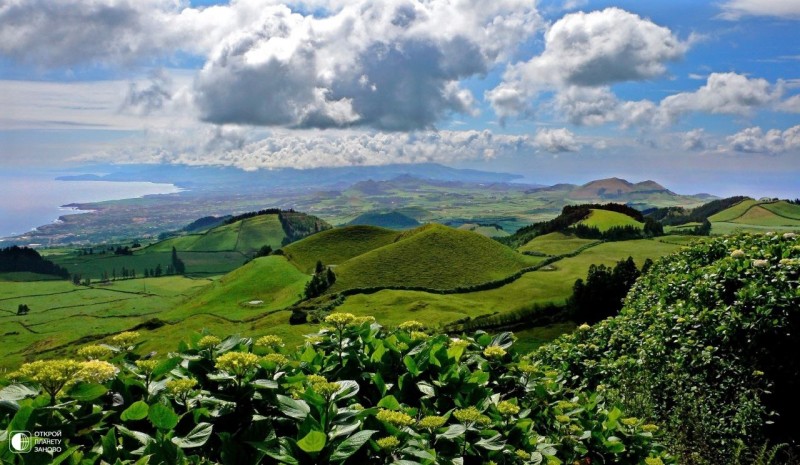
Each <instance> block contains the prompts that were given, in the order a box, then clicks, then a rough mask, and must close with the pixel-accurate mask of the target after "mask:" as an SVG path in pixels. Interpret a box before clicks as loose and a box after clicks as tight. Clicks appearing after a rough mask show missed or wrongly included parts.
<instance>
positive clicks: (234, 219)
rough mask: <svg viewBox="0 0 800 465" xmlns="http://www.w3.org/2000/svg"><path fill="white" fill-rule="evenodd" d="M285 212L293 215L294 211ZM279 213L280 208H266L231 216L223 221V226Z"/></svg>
mask: <svg viewBox="0 0 800 465" xmlns="http://www.w3.org/2000/svg"><path fill="white" fill-rule="evenodd" d="M286 211H287V212H291V213H294V210H292V209H291V208H290V209H289V210H286ZM281 212H283V210H281V209H280V208H267V209H264V210H259V211H257V212H247V213H242V214H241V215H235V216H231V217H230V218H228V219H227V220H225V224H233V223H235V222H237V221H241V220H246V219H248V218H253V217H256V216H261V215H280V214H281Z"/></svg>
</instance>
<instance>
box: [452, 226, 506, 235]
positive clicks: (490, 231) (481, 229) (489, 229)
mask: <svg viewBox="0 0 800 465" xmlns="http://www.w3.org/2000/svg"><path fill="white" fill-rule="evenodd" d="M458 229H460V230H462V231H472V232H474V233H478V234H481V235H484V236H486V237H505V236H509V235H510V234H509V233H507V232H506V231H504V230H502V229H497V228H495V227H494V226H481V225H480V224H477V223H466V224H462V225H461V226H459V227H458Z"/></svg>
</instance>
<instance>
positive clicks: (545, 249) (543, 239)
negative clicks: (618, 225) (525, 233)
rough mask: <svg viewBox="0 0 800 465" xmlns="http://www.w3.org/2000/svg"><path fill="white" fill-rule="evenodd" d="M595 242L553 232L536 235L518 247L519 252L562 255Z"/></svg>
mask: <svg viewBox="0 0 800 465" xmlns="http://www.w3.org/2000/svg"><path fill="white" fill-rule="evenodd" d="M592 242H596V241H595V240H594V239H581V238H580V237H576V236H568V235H566V234H564V233H561V232H554V233H550V234H544V235H541V236H537V237H535V238H533V239H532V240H531V241H529V242H528V243H527V244H525V245H523V246H522V247H520V248H519V251H520V252H539V253H543V254H546V255H563V254H566V253H570V252H572V251H574V250H577V249H579V248H580V247H583V246H584V245H587V244H591V243H592Z"/></svg>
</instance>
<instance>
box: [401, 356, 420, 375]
mask: <svg viewBox="0 0 800 465" xmlns="http://www.w3.org/2000/svg"><path fill="white" fill-rule="evenodd" d="M403 363H404V364H405V366H406V369H407V370H408V372H409V373H411V376H415V377H416V376H418V375H419V367H417V362H415V361H414V359H413V358H411V357H410V356H408V355H406V356H405V357H403Z"/></svg>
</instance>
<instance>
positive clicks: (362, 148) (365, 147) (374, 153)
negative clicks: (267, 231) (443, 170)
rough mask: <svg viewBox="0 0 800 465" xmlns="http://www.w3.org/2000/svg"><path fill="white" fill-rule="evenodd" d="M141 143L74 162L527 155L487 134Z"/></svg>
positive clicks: (271, 135)
mask: <svg viewBox="0 0 800 465" xmlns="http://www.w3.org/2000/svg"><path fill="white" fill-rule="evenodd" d="M146 140H147V143H146V144H144V145H142V144H135V143H133V142H131V143H130V144H129V145H119V146H117V147H115V148H114V149H111V150H107V151H104V152H95V153H89V154H85V155H83V156H81V157H80V158H78V159H76V161H84V162H85V161H109V160H113V161H115V162H118V163H175V164H188V165H227V166H235V167H238V168H241V169H246V170H254V169H271V168H287V167H293V168H315V167H323V166H350V165H384V164H390V163H424V162H438V163H452V162H455V161H461V160H481V159H491V158H495V157H503V156H513V155H516V154H522V155H524V154H529V153H533V152H534V151H535V150H536V148H539V144H538V143H535V142H534V141H533V140H531V138H530V137H529V136H526V135H523V136H514V135H501V134H493V133H492V132H491V131H488V130H484V131H474V130H473V131H416V132H408V133H400V132H352V131H342V130H328V131H318V130H294V131H266V130H255V131H254V130H252V129H245V128H242V127H237V126H212V125H203V126H202V127H199V128H195V129H193V130H161V131H151V132H150V133H149V134H148V135H147V136H146Z"/></svg>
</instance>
